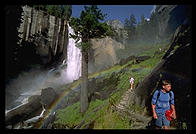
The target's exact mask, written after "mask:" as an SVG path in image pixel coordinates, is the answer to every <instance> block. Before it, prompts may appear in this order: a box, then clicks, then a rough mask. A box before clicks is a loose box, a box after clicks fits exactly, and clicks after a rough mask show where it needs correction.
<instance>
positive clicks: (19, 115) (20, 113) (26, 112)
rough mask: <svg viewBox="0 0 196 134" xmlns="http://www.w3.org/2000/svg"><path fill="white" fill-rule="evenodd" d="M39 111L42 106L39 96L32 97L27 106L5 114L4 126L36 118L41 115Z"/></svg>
mask: <svg viewBox="0 0 196 134" xmlns="http://www.w3.org/2000/svg"><path fill="white" fill-rule="evenodd" d="M41 110H42V105H41V103H40V96H39V95H35V96H32V97H31V98H30V99H29V102H28V103H27V104H24V105H22V106H20V107H19V108H17V109H14V110H12V111H10V112H8V113H7V115H6V117H5V122H6V126H7V125H15V124H17V123H19V122H22V121H24V120H27V119H29V118H32V117H34V116H37V115H39V114H40V113H41Z"/></svg>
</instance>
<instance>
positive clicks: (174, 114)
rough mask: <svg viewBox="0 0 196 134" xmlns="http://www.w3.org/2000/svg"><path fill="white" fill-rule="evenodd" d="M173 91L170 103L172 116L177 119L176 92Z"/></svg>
mask: <svg viewBox="0 0 196 134" xmlns="http://www.w3.org/2000/svg"><path fill="white" fill-rule="evenodd" d="M171 93H172V96H171V97H172V98H171V104H170V107H171V110H172V114H171V116H172V118H174V119H176V110H175V105H174V93H173V92H172V91H171Z"/></svg>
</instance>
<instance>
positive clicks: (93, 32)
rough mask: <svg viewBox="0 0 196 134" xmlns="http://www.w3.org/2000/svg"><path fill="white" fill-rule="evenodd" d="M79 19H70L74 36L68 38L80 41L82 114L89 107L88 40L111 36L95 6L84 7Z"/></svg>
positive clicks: (110, 31) (108, 27) (109, 28)
mask: <svg viewBox="0 0 196 134" xmlns="http://www.w3.org/2000/svg"><path fill="white" fill-rule="evenodd" d="M84 8H85V10H83V11H82V12H81V15H80V17H79V18H74V17H73V18H71V21H70V26H71V27H72V28H73V29H74V32H75V34H74V35H72V34H70V36H71V37H72V38H74V39H75V40H76V43H77V42H78V41H79V40H80V39H81V43H80V45H78V47H79V48H81V52H82V82H81V92H80V112H81V113H84V112H85V111H86V110H87V109H88V106H89V102H88V52H89V48H90V46H91V43H90V39H93V38H102V37H105V36H107V35H112V30H111V27H110V26H108V25H107V24H106V23H101V22H99V21H103V20H104V17H105V16H106V14H102V12H101V10H100V9H98V7H97V6H96V5H92V6H84Z"/></svg>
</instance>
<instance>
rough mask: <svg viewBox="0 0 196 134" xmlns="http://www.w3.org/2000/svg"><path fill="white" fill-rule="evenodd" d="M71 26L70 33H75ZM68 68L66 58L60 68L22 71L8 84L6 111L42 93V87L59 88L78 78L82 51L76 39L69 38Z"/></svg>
mask: <svg viewBox="0 0 196 134" xmlns="http://www.w3.org/2000/svg"><path fill="white" fill-rule="evenodd" d="M73 32H74V31H73V29H72V28H71V27H70V26H69V33H72V34H73ZM66 64H67V68H63V66H64V65H65V60H64V61H63V63H62V65H60V66H59V67H58V68H52V69H50V70H41V69H39V68H38V69H32V70H30V71H28V72H23V73H21V74H20V75H19V76H18V78H16V79H14V80H12V81H11V82H10V83H9V84H8V85H6V113H7V112H8V111H11V110H13V109H16V108H18V107H20V106H22V105H24V104H26V103H27V102H28V98H29V97H30V96H32V95H40V94H41V89H44V88H47V87H52V88H58V87H60V86H62V85H65V84H67V83H70V82H73V81H74V80H77V79H78V78H79V77H80V76H81V52H80V49H79V48H77V47H76V46H75V41H74V39H72V38H69V43H68V48H67V63H66Z"/></svg>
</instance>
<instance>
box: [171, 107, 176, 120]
mask: <svg viewBox="0 0 196 134" xmlns="http://www.w3.org/2000/svg"><path fill="white" fill-rule="evenodd" d="M171 109H172V114H171V116H172V118H174V119H176V110H175V106H174V105H173V104H171Z"/></svg>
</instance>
